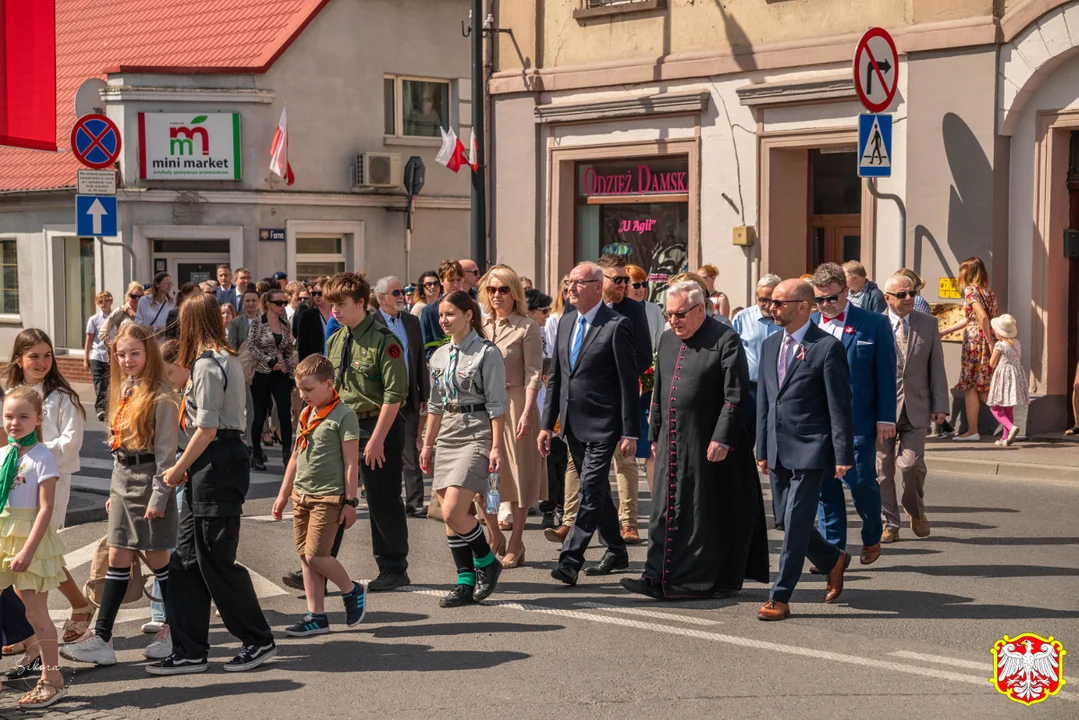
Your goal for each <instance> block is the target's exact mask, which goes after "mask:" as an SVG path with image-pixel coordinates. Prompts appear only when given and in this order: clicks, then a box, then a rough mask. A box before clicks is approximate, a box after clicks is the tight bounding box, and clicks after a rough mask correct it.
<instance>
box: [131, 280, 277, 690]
mask: <svg viewBox="0 0 1079 720" xmlns="http://www.w3.org/2000/svg"><path fill="white" fill-rule="evenodd" d="M177 363H178V364H180V365H182V366H183V367H185V368H188V369H189V370H190V371H191V382H190V385H189V386H188V390H187V392H186V394H185V396H184V404H183V407H182V408H181V410H182V418H183V419H182V421H181V423H180V427H181V429H182V430H183V432H184V433H185V434H186V435H187V437H188V440H187V448H186V449H185V450H184V452H183V454H182V455H181V456H180V458H179V459H178V460H176V464H175V465H173V466H172V467H171V468H169V469H168V470H166V471H165V477H164V479H165V483H166V484H167V485H168V486H169V487H179V486H181V485H184V484H187V488H186V489H185V491H184V496H183V503H184V507H183V512H182V513H181V515H180V518H181V519H180V532H179V538H178V541H177V543H176V551H175V552H174V553H173V554H172V561H171V563H170V565H169V573H168V576H169V578H170V579H171V583H172V588H173V590H172V591H171V592H169V591H166V590H165V589H164V588H163V589H162V594H163V595H164V596H165V597H164V600H165V614H166V616H167V617H168V621H169V628H170V630H171V638H172V654H171V655H169V656H168V657H167V658H165V659H164V660H162V661H161V662H158V663H154V664H153V665H150V666H149V667H147V668H146V670H147V672H149V673H150V674H151V675H181V674H190V673H198V672H205V671H206V669H207V667H208V665H207V664H206V656H207V654H208V653H209V649H210V641H209V631H210V627H209V623H208V622H207V618H208V617H209V616H210V600H211V599H212V600H213V601H214V603H215V604H216V605H217V610H218V612H220V613H221V618H222V620H224V622H225V626H226V627H228V629H229V631H231V632H232V633H234V634H236V635H237V636H238V637H239V638H240V640H241V641H242V642H243V648H242V649H241V650H240V652H239V654H238V655H237V656H236V657H235V658H234V659H233V660H232V661H231V662H229V663H227V664H226V665H225V670H227V671H229V672H240V671H243V670H250V669H251V668H254V667H257V666H259V665H261V664H262V663H264V662H265V661H267V660H269V659H270V658H271V657H273V656H274V655H275V654H276V653H277V646H276V645H275V644H274V641H273V633H272V632H271V631H270V626H269V624H267V622H266V618H265V616H264V615H263V614H262V608H261V607H259V602H258V597H257V596H256V595H255V590H254V588H253V587H252V585H251V577H250V575H248V574H247V571H246V570H244V569H243V568H242V567H240V566H239V565H237V564H236V548H237V542H238V538H239V535H240V514H241V512H242V511H243V504H244V499H245V497H246V495H247V490H248V487H249V485H250V483H251V466H250V464H249V460H248V455H247V447H246V446H245V445H244V440H243V425H244V419H243V416H244V400H245V395H246V393H247V390H246V383H245V382H244V371H243V366H242V365H241V364H240V359H239V358H238V357H236V351H235V350H233V349H232V348H230V347H229V344H228V340H227V339H226V337H225V328H224V327H223V326H222V324H221V311H220V308H219V306H218V304H217V300H216V299H215V298H214V297H213V296H211V295H199V296H196V297H192V298H189V299H188V300H187V302H185V303H184V306H183V307H182V308H180V352H179V355H178V357H177Z"/></svg>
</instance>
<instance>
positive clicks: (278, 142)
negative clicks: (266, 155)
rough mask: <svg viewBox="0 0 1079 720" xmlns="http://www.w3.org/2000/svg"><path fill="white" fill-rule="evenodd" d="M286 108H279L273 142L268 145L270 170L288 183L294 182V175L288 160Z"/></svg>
mask: <svg viewBox="0 0 1079 720" xmlns="http://www.w3.org/2000/svg"><path fill="white" fill-rule="evenodd" d="M285 110H286V108H281V122H279V123H278V124H277V132H276V133H274V136H273V144H272V145H271V146H270V171H271V172H273V173H274V174H275V175H277V176H278V177H281V178H285V180H286V181H287V184H288V185H291V184H292V183H294V182H296V176H295V175H293V174H292V165H290V164H289V161H288V121H287V120H286V119H285Z"/></svg>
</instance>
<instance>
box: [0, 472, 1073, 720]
mask: <svg viewBox="0 0 1079 720" xmlns="http://www.w3.org/2000/svg"><path fill="white" fill-rule="evenodd" d="M270 469H271V471H272V470H274V469H275V468H274V466H272V465H271V468H270ZM927 487H928V490H927V494H928V505H929V507H928V513H929V516H930V519H931V520H932V521H933V534H932V535H931V536H930V537H929V538H926V539H914V537H913V535H912V533H910V532H909V530H906V529H905V530H904V532H903V535H902V538H903V539H902V540H901V542H899V543H897V544H895V545H891V546H886V547H885V551H884V554H883V556H882V557H881V559H880V560H879V561H878V562H877V563H876V564H875V565H873V566H872V567H871V568H862V567H861V566H859V565H858V563H857V560H856V561H855V563H854V564H853V565H852V566H851V570H850V571H849V572H848V574H847V587H846V590H845V591H844V593H843V596H842V598H841V600H840V601H839V602H838V603H836V604H835V605H826V604H824V603H823V602H822V601H821V599H822V597H823V594H824V583H823V580H822V579H820V578H819V577H815V576H810V575H809V574H808V573H807V574H806V575H804V576H803V578H802V582H801V584H800V585H799V589H798V591H797V592H796V593H795V596H794V599H793V604H792V610H793V613H794V615H793V617H792V618H791V619H790V620H788V621H786V622H781V623H761V622H759V621H757V620H756V619H755V613H756V610H757V608H758V607H759V606H760V605H761V604H762V603H763V602H764V600H765V599H767V588H766V587H765V586H762V585H758V584H756V583H753V584H749V585H747V587H746V590H745V591H744V592H743V594H742V595H741V596H739V597H738V598H736V599H734V600H731V601H697V602H690V603H679V604H660V603H655V602H651V601H648V600H646V599H644V598H640V597H638V596H631V595H629V594H628V593H625V592H623V591H622V590H621V588H620V587H619V586H618V583H617V581H618V577H620V576H617V575H616V576H611V577H608V578H605V579H602V580H599V579H591V578H585V577H584V576H583V575H582V581H581V584H580V585H578V586H577V587H576V588H565V587H562V586H561V585H560V584H557V583H556V582H555V581H553V580H552V579H551V578H550V576H549V571H550V569H551V568H552V567H553V563H554V561H555V559H556V557H557V550H558V548H557V546H555V545H553V544H551V543H549V542H547V541H545V540H544V539H543V536H542V534H541V532H540V530H539V523H538V518H530V525H529V528H528V530H527V531H526V545H527V548H528V552H527V563H526V565H525V566H524V567H523V568H520V569H517V570H511V571H507V572H506V573H504V574H503V576H502V581H501V583H500V585H499V589H498V592H496V594H495V595H494V596H493V597H492V599H491V600H490V601H488V602H487V603H485V604H484V605H483V606H475V607H469V608H463V609H456V610H442V609H440V608H439V607H438V598H439V596H441V595H442V594H443V593H445V592H446V591H448V589H449V588H450V585H451V583H452V581H453V579H454V577H455V573H454V570H453V567H452V564H451V561H450V555H449V550H448V548H447V547H446V544H445V540H444V532H443V526H442V525H441V524H440V523H436V522H434V521H430V520H410V521H409V529H410V543H411V551H410V563H411V566H410V570H409V572H410V575H411V578H412V581H413V583H414V584H413V585H412V586H411V587H410V588H408V589H406V590H401V591H397V592H394V593H389V594H386V593H381V594H377V593H370V594H369V598H368V600H369V604H370V612H369V614H368V616H367V620H366V621H365V622H364V624H363V625H362V626H360V627H359V628H357V629H355V630H348V629H346V628H344V626H343V613H342V611H341V607H340V599H339V598H338V597H336V596H335V597H332V598H329V600H328V606H327V607H328V609H329V610H330V611H331V616H330V619H331V622H336V623H338V626H337V628H336V631H335V632H333V633H332V634H330V635H328V636H323V637H319V638H314V639H303V640H294V639H289V638H286V637H285V636H284V634H283V633H280V632H279V634H278V642H279V647H280V652H279V655H278V657H277V658H276V659H275V660H273V661H272V662H271V663H269V664H267V665H266V666H264V667H263V668H260V669H258V670H256V671H253V672H251V673H248V674H243V675H231V674H226V673H224V672H223V671H222V670H221V667H220V664H221V663H222V662H224V661H227V660H228V659H230V658H231V657H232V655H233V654H234V653H235V650H236V648H237V641H236V640H235V639H234V638H232V637H231V636H230V635H229V634H228V632H227V631H226V630H225V629H224V627H223V626H222V625H221V621H220V620H217V619H214V623H213V625H212V635H211V641H212V642H213V643H214V646H215V647H214V649H213V650H212V654H211V658H210V660H211V669H210V671H209V672H207V673H205V674H202V675H196V676H188V677H178V678H152V677H151V676H149V675H147V674H146V673H145V671H144V670H143V668H142V666H143V665H144V664H145V662H146V661H144V660H143V659H142V655H141V650H142V648H143V647H144V646H145V645H146V644H147V643H148V641H149V637H148V636H143V635H141V634H139V624H140V623H141V622H142V621H143V620H144V619H146V618H147V617H148V614H149V611H148V608H146V607H132V608H129V607H126V606H125V608H124V610H123V612H122V615H121V620H122V621H123V622H121V623H120V624H119V625H118V626H117V631H116V638H115V644H116V647H117V650H118V654H119V656H120V659H121V664H119V665H117V666H114V667H110V668H92V667H89V666H83V665H79V666H74V667H72V666H71V664H70V663H67V662H66V661H65V662H64V664H65V665H66V666H67V667H66V668H65V674H66V676H67V677H68V680H69V682H70V684H71V697H70V698H69V699H68V700H66V701H65V702H64V703H63V704H62V705H60V706H58V708H57V710H58V712H66V713H68V716H69V717H72V716H74V717H78V716H89V715H90V714H91V713H92V712H102V713H106V714H108V715H109V716H118V717H127V718H169V719H170V720H173V719H174V718H176V717H178V716H190V717H204V718H237V717H296V716H302V715H309V716H315V717H318V716H324V717H373V716H379V717H464V716H466V715H468V716H472V715H475V714H477V713H479V714H488V713H493V714H496V715H507V714H508V715H512V716H513V717H521V718H533V717H535V718H541V717H551V716H563V715H567V714H568V715H573V716H580V715H581V714H582V713H583V714H585V715H586V716H589V717H595V718H608V717H610V718H622V717H629V716H648V717H672V718H673V717H710V718H711V717H724V718H758V717H759V718H774V717H781V716H782V717H804V718H848V717H849V718H855V717H857V718H864V717H874V716H879V717H916V718H968V717H969V718H974V717H977V718H987V717H1013V716H1016V714H1017V713H1020V712H1025V709H1023V708H1021V706H1017V705H1016V704H1015V703H1013V702H1011V701H1010V700H1008V699H1006V698H1004V697H1003V696H1001V695H999V694H998V693H997V692H996V690H995V689H994V688H993V686H992V685H991V684H990V681H989V678H990V676H991V674H992V667H991V657H992V656H991V648H992V646H993V644H994V642H995V641H997V640H999V639H1000V638H1001V637H1002V636H1003V635H1005V634H1008V635H1013V636H1014V635H1018V634H1020V633H1022V632H1036V633H1038V634H1040V635H1042V636H1045V637H1048V636H1049V635H1053V636H1055V637H1057V638H1058V639H1060V640H1062V641H1063V643H1064V647H1065V648H1066V649H1071V650H1072V652H1073V654H1069V655H1068V656H1067V657H1066V658H1065V659H1064V665H1065V667H1064V670H1065V676H1066V677H1071V676H1073V674H1074V671H1071V669H1070V668H1071V666H1072V662H1073V661H1072V657H1073V656H1074V657H1079V603H1077V602H1076V597H1079V554H1077V546H1079V531H1077V530H1076V528H1075V517H1076V516H1077V514H1079V484H1076V483H1067V482H1054V481H1031V480H1022V481H1019V480H1009V479H1005V478H999V477H991V478H979V477H964V476H958V475H944V474H938V475H935V476H931V477H930V478H929V481H928V483H927ZM273 492H274V488H273V486H272V485H270V484H268V483H267V484H263V485H256V486H255V487H254V488H253V493H252V499H251V500H250V501H249V502H248V504H247V507H246V513H247V517H246V518H245V520H244V523H243V530H242V535H241V540H240V560H241V562H243V563H244V564H245V565H246V566H248V567H249V568H250V569H251V570H252V571H253V573H254V574H256V577H255V581H256V583H255V584H256V587H257V589H258V592H259V594H260V596H261V600H262V606H263V608H264V610H265V612H266V615H267V618H268V620H269V621H270V623H271V625H272V626H273V627H274V628H275V629H277V630H280V629H281V628H283V627H284V626H285V625H286V624H289V623H291V622H292V621H293V620H294V619H295V618H296V617H297V616H298V615H299V614H300V613H302V612H303V610H304V604H303V601H302V600H301V599H299V597H298V594H297V593H293V592H291V591H285V590H284V589H283V588H282V587H280V586H279V582H280V576H281V574H282V573H283V572H284V571H287V570H290V569H292V568H294V567H296V566H297V562H296V557H295V555H294V553H293V548H292V529H291V523H287V522H286V523H273V522H268V521H267V520H266V519H265V518H264V517H260V516H267V515H268V513H269V511H270V507H271V504H272V500H271V499H270V497H271V495H272V493H273ZM765 504H766V506H768V501H767V492H766V503H765ZM642 506H643V508H647V502H643V503H642ZM850 518H851V527H852V530H853V529H854V528H857V516H856V515H854V514H853V511H852V512H851V513H850ZM104 533H105V524H104V523H91V524H87V525H81V526H76V527H72V528H70V529H68V530H65V531H64V533H63V536H62V537H63V538H64V541H65V543H66V544H67V547H68V549H69V551H71V555H70V556H69V559H70V561H71V562H70V564H71V565H74V566H75V567H73V568H72V572H73V574H74V575H75V577H76V579H78V580H79V581H82V580H84V579H85V577H86V574H87V572H88V570H89V556H88V554H87V552H84V551H81V550H80V549H83V548H86V547H87V546H89V545H91V544H92V543H94V542H95V541H96V540H97V539H99V538H100V537H102V536H103V535H104ZM368 533H369V528H368V524H367V521H366V514H365V513H363V514H361V522H360V523H359V524H357V526H356V528H354V529H353V530H352V531H350V533H349V534H348V535H347V536H346V540H345V545H344V549H343V551H342V560H343V561H344V563H345V565H346V567H347V568H348V569H349V570H350V572H351V573H353V574H354V577H357V578H370V577H373V575H374V574H375V565H374V561H373V560H372V558H371V555H370V538H369V534H368ZM852 536H853V537H857V532H856V531H853V532H852ZM769 538H770V541H771V545H772V567H773V570H774V569H775V567H776V560H777V553H778V547H779V542H780V535H779V534H778V533H775V532H770V533H769ZM630 553H631V561H632V567H631V572H633V573H639V572H640V569H641V567H642V564H643V560H644V546H643V545H642V546H638V547H636V548H632V549H631V551H630ZM598 557H599V551H598V550H593V551H591V552H590V558H591V559H598ZM51 605H52V607H53V608H54V610H55V611H57V616H58V617H62V616H63V615H64V613H65V611H64V603H63V600H62V599H61V598H60V597H59V596H56V597H53V598H52V599H51ZM1076 662H1079V661H1076ZM1077 682H1079V681H1077ZM1069 690H1071V687H1070V686H1069V688H1066V689H1065V690H1064V691H1063V692H1062V693H1061V694H1060V695H1058V696H1056V697H1052V698H1050V699H1049V700H1048V701H1047V702H1045V703H1043V704H1041V705H1039V706H1037V709H1036V710H1034V711H1032V712H1036V713H1037V714H1038V716H1040V717H1050V718H1075V717H1079V702H1076V701H1077V700H1079V690H1074V691H1072V692H1069ZM15 697H16V696H15V695H13V694H12V693H11V692H10V691H9V692H8V694H7V695H5V696H4V697H3V698H2V699H0V718H7V717H20V716H23V715H21V714H20V713H19V712H18V711H15V710H13V709H11V705H12V702H13V700H14V698H15ZM52 715H53V713H50V714H49V715H47V716H52ZM55 716H56V717H60V715H59V714H56V715H55Z"/></svg>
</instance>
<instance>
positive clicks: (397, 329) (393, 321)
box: [379, 309, 409, 371]
mask: <svg viewBox="0 0 1079 720" xmlns="http://www.w3.org/2000/svg"><path fill="white" fill-rule="evenodd" d="M379 312H380V313H382V321H383V322H384V323H386V327H388V328H389V329H390V330H391V331H392V332H393V334H394V335H396V336H397V341H398V342H399V343H401V348H402V349H403V350H404V351H405V370H406V371H408V370H409V361H408V333H406V332H405V321H404V320H402V319H401V313H397V316H396V317H390V316H389V315H387V314H386V312H385V311H384V310H382V309H379ZM402 312H403V311H402Z"/></svg>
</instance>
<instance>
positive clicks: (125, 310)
mask: <svg viewBox="0 0 1079 720" xmlns="http://www.w3.org/2000/svg"><path fill="white" fill-rule="evenodd" d="M126 295H127V302H125V303H124V304H123V305H121V306H120V307H118V308H116V309H115V310H113V311H112V314H110V315H109V320H108V322H106V323H105V347H106V348H111V347H112V341H113V338H115V337H116V333H118V332H120V328H122V327H123V326H124V325H127V324H128V323H133V322H135V315H136V313H138V311H139V300H141V299H142V295H143V292H142V283H140V282H131V283H129V284H128V286H127V294H126Z"/></svg>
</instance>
